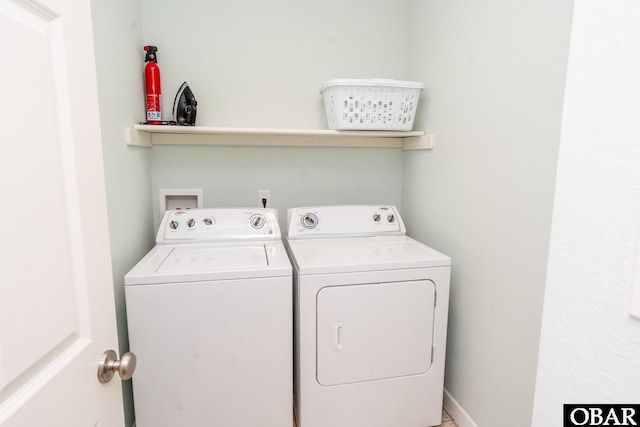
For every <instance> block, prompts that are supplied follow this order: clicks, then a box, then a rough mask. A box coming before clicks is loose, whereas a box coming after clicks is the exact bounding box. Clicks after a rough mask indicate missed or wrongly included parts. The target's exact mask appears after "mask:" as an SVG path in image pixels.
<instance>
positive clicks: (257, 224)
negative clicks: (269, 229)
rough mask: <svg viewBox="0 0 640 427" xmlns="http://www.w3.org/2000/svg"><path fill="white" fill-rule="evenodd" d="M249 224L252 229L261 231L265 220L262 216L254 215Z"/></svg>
mask: <svg viewBox="0 0 640 427" xmlns="http://www.w3.org/2000/svg"><path fill="white" fill-rule="evenodd" d="M249 223H251V227H253V228H255V229H256V230H259V229H261V228H262V227H264V224H265V219H264V217H263V216H262V215H254V216H252V217H251V219H250V220H249Z"/></svg>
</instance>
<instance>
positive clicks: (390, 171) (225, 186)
mask: <svg viewBox="0 0 640 427" xmlns="http://www.w3.org/2000/svg"><path fill="white" fill-rule="evenodd" d="M362 151H363V150H362V149H359V148H340V149H335V148H330V147H319V148H311V147H200V146H184V147H178V146H156V147H153V149H152V150H151V161H152V163H153V170H152V187H153V189H154V192H153V196H154V212H155V214H154V218H155V220H156V224H159V219H160V216H159V212H158V211H159V204H158V202H157V200H158V191H157V189H160V188H202V189H203V190H204V199H205V207H227V206H229V207H242V206H257V200H258V190H270V191H271V207H272V208H275V209H278V212H279V220H280V221H279V222H280V227H281V229H282V230H283V233H284V230H285V226H286V224H285V222H286V218H287V209H288V208H291V207H294V206H309V205H332V204H350V203H354V204H394V205H397V206H399V205H400V195H401V191H402V190H401V182H400V179H401V177H402V152H401V151H400V150H397V149H384V148H378V149H367V150H365V151H366V155H364V156H363V153H362Z"/></svg>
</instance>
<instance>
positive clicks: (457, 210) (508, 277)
mask: <svg viewBox="0 0 640 427" xmlns="http://www.w3.org/2000/svg"><path fill="white" fill-rule="evenodd" d="M572 5H573V2H572V1H557V0H543V1H540V0H522V1H518V2H509V1H497V0H480V1H473V2H469V1H462V0H430V1H422V0H415V1H413V2H412V9H411V16H412V23H411V29H412V32H411V36H410V40H411V50H410V66H409V78H410V79H411V80H420V81H424V82H425V84H426V87H427V91H426V94H425V96H424V101H425V102H424V103H423V104H422V106H421V107H420V116H419V118H418V119H417V124H416V126H417V128H418V129H425V130H427V131H428V132H431V133H434V134H435V148H434V150H433V151H430V152H406V153H405V154H404V175H403V189H402V210H403V214H404V219H405V221H406V223H407V228H408V231H409V233H410V234H411V235H413V236H414V237H416V238H418V239H419V240H422V241H424V242H426V243H428V244H430V245H432V246H434V247H435V248H436V249H438V250H441V251H442V252H444V253H446V254H448V255H450V256H451V257H452V283H451V304H450V316H449V334H448V346H447V352H448V355H447V364H446V380H445V387H446V388H447V390H448V391H449V392H450V393H451V395H452V396H453V398H454V399H455V400H456V401H457V402H458V403H460V404H461V405H462V407H463V408H464V409H465V410H466V411H467V412H468V413H469V415H470V416H471V418H473V419H474V420H475V422H476V423H477V424H478V425H479V426H492V427H501V426H504V427H512V426H525V425H528V424H529V422H530V420H531V414H532V406H533V395H534V384H535V377H536V363H537V355H538V342H539V338H540V322H541V316H542V301H543V294H544V287H545V276H546V266H547V254H548V244H549V234H550V222H551V212H552V204H553V194H554V178H555V170H556V160H557V152H558V144H559V138H560V124H561V113H562V100H563V90H564V81H565V73H566V65H567V52H568V45H569V34H570V26H571V14H572Z"/></svg>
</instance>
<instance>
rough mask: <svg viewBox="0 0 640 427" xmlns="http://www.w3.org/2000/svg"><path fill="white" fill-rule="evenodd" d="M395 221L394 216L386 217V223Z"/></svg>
mask: <svg viewBox="0 0 640 427" xmlns="http://www.w3.org/2000/svg"><path fill="white" fill-rule="evenodd" d="M395 220H396V217H395V215H393V214H391V215H387V221H389V222H394V221H395Z"/></svg>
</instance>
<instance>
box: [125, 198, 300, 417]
mask: <svg viewBox="0 0 640 427" xmlns="http://www.w3.org/2000/svg"><path fill="white" fill-rule="evenodd" d="M280 239H281V234H280V229H279V227H278V221H277V218H276V213H275V211H273V210H270V209H198V210H185V211H168V212H167V213H166V214H165V216H164V218H163V221H162V223H161V225H160V229H159V230H158V236H157V243H158V244H157V245H156V246H155V247H154V248H153V249H152V250H151V252H149V253H148V254H147V255H146V256H145V257H144V258H143V259H142V260H141V261H140V262H139V263H138V264H137V265H136V266H135V267H134V268H133V269H132V270H131V271H130V272H129V273H128V274H127V275H126V276H125V296H126V306H127V321H128V328H129V341H130V347H131V350H132V351H133V352H135V353H136V355H137V356H138V367H137V370H136V373H135V375H134V377H133V394H134V405H135V414H136V425H137V427H176V426H225V427H246V426H263V427H283V426H289V427H291V426H292V424H293V421H292V403H293V402H292V400H293V399H292V393H293V391H292V381H293V380H292V369H293V367H292V302H291V301H292V290H291V288H292V277H291V274H292V270H291V264H290V262H289V259H288V257H287V254H286V251H285V249H284V246H283V244H282V241H281V240H280Z"/></svg>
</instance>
